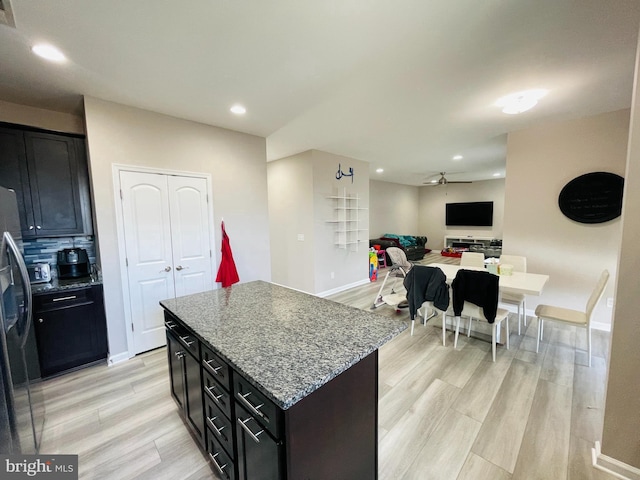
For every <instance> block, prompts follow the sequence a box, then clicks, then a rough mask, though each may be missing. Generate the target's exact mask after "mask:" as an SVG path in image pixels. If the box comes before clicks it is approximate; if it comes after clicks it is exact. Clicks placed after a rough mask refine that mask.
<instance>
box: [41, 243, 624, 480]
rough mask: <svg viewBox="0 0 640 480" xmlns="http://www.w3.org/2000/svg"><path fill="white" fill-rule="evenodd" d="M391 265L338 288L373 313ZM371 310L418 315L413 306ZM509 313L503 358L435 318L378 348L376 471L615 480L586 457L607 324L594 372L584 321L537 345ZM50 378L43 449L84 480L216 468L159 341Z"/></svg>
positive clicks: (392, 479)
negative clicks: (174, 387) (371, 278)
mask: <svg viewBox="0 0 640 480" xmlns="http://www.w3.org/2000/svg"><path fill="white" fill-rule="evenodd" d="M443 260H444V261H446V262H447V263H456V262H457V261H458V260H457V259H450V258H445V257H440V255H439V254H436V255H433V254H431V255H427V256H426V257H425V259H424V260H423V261H421V262H420V263H423V264H428V263H431V262H433V261H437V262H441V263H442V262H443ZM385 274H386V272H385V269H380V270H379V278H378V281H377V282H373V283H371V284H367V285H363V286H361V287H357V288H354V289H351V290H349V291H346V292H342V293H339V294H336V295H333V296H332V297H330V298H331V299H332V300H335V301H338V302H340V303H344V304H348V305H351V306H355V307H357V308H362V309H370V308H371V306H372V304H373V301H374V297H375V295H376V293H377V291H378V289H379V288H380V285H381V282H382V279H383V277H384V275H385ZM400 285H401V282H398V284H397V289H398V291H400V292H403V291H404V289H402V288H401V286H400ZM385 290H388V288H385ZM389 291H390V290H389ZM372 311H374V312H375V313H377V314H380V315H387V316H390V317H393V318H397V320H398V321H399V322H409V314H408V312H407V311H406V310H401V311H400V312H396V310H395V309H393V308H391V307H389V306H387V305H384V306H381V307H379V308H377V309H375V310H372ZM512 319H513V321H512V322H511V329H512V333H511V349H510V350H506V349H505V348H504V347H498V351H497V359H496V362H495V363H493V362H492V361H491V348H490V344H489V343H487V342H486V341H484V340H482V339H477V338H473V337H471V338H467V337H466V336H461V337H460V340H459V342H458V348H457V349H456V350H454V349H453V333H452V332H450V331H448V332H447V336H446V340H447V345H446V346H444V347H443V346H442V336H441V334H442V330H441V328H440V326H441V324H440V322H439V321H436V320H435V319H433V320H431V321H429V322H428V323H427V325H426V326H423V325H422V324H419V323H418V322H416V328H415V333H414V336H410V334H409V330H408V329H407V330H406V331H405V332H403V333H402V334H401V335H399V336H398V337H397V338H395V339H394V340H393V341H391V342H389V343H388V344H387V345H385V346H384V347H382V348H381V350H380V357H379V365H380V366H379V460H378V471H379V478H380V479H381V480H398V479H420V480H430V479H443V480H524V479H526V480H532V479H541V480H563V479H566V480H612V479H613V477H611V476H608V475H606V474H604V473H603V472H600V471H598V470H595V469H593V467H591V464H590V455H591V448H592V447H593V445H594V441H595V440H599V439H600V435H601V431H602V418H603V408H604V389H605V381H606V359H607V356H608V351H607V348H608V334H607V333H605V332H599V331H594V332H593V336H594V357H593V366H592V367H591V368H589V367H587V366H586V365H587V363H586V361H587V358H586V353H585V352H584V346H585V340H584V338H583V337H584V331H583V330H580V331H578V332H576V330H575V327H569V326H560V325H554V324H551V323H550V322H548V323H547V324H545V342H544V343H543V344H542V345H541V348H540V353H538V354H536V352H535V343H536V342H535V334H536V329H537V324H536V320H535V319H534V318H529V322H528V326H527V328H526V330H525V331H524V332H523V335H521V336H518V335H517V321H516V319H515V314H513V315H512ZM475 323H477V322H474V329H475ZM514 332H516V333H514ZM44 387H45V396H46V399H47V420H46V424H45V432H44V435H43V440H42V449H41V450H42V452H43V453H48V454H55V453H73V454H79V472H80V478H81V479H114V480H126V479H149V480H151V479H153V480H164V479H166V480H183V479H184V480H199V479H215V478H217V477H216V476H215V475H214V474H213V473H212V471H211V470H210V468H209V466H208V464H207V460H206V458H205V457H204V455H202V454H201V453H200V451H199V450H198V448H197V447H196V444H195V442H194V440H193V439H192V438H191V436H190V434H189V433H188V431H187V428H186V427H185V426H184V424H183V423H182V421H181V420H180V417H179V416H178V412H177V407H176V405H175V404H174V402H173V400H172V399H171V397H170V395H169V375H168V371H167V358H166V350H165V349H164V348H161V349H158V350H154V351H151V352H148V353H145V354H143V355H138V356H137V357H135V358H133V359H131V360H128V361H126V362H122V363H120V364H117V365H115V366H112V367H107V366H102V365H100V366H94V367H89V368H86V369H83V370H79V371H77V372H73V373H70V374H67V375H64V376H61V377H57V378H54V379H50V380H47V381H46V382H45V384H44ZM331 480H334V479H331ZM345 480H368V479H345Z"/></svg>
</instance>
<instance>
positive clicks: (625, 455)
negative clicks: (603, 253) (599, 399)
mask: <svg viewBox="0 0 640 480" xmlns="http://www.w3.org/2000/svg"><path fill="white" fill-rule="evenodd" d="M639 68H640V48H639V49H638V54H637V57H636V76H635V85H634V100H633V110H632V119H631V128H630V138H629V154H628V158H627V166H626V175H625V179H626V180H625V190H624V205H623V213H622V221H623V226H622V241H621V246H620V262H619V266H618V278H617V285H616V304H615V313H614V322H613V332H612V336H611V349H610V360H609V375H608V381H607V394H606V402H605V414H604V427H603V432H602V453H603V454H605V455H607V456H609V457H612V458H614V459H616V460H619V461H621V462H624V463H626V464H627V465H631V466H632V467H635V468H636V469H640V436H639V434H638V432H640V413H638V412H640V395H639V393H638V372H640V328H639V327H638V326H639V325H640V295H638V272H639V271H640V255H639V254H638V239H639V238H640V220H639V219H638V210H639V209H640V89H639V87H638V69H639Z"/></svg>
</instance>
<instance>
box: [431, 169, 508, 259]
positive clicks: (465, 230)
mask: <svg viewBox="0 0 640 480" xmlns="http://www.w3.org/2000/svg"><path fill="white" fill-rule="evenodd" d="M504 185H505V181H504V179H496V180H484V181H479V182H473V183H459V184H449V185H440V186H433V187H431V186H429V187H420V192H419V202H420V223H419V230H420V232H421V235H426V237H427V248H430V249H431V250H442V248H443V247H444V236H445V235H461V236H463V235H464V236H466V235H475V236H478V237H490V238H502V235H503V224H504V204H505V198H504V191H505V190H504ZM458 202H493V226H491V227H455V228H452V227H449V228H447V226H446V225H445V205H446V204H447V203H458Z"/></svg>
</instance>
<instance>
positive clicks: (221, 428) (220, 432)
mask: <svg viewBox="0 0 640 480" xmlns="http://www.w3.org/2000/svg"><path fill="white" fill-rule="evenodd" d="M217 418H218V417H213V418H209V417H207V423H208V424H209V426H210V427H211V428H213V430H214V431H215V432H216V433H217V434H218V436H219V437H222V430H224V429H225V426H224V425H223V426H221V427H220V428H218V427H216V424H215V423H213V421H214V420H216V419H217Z"/></svg>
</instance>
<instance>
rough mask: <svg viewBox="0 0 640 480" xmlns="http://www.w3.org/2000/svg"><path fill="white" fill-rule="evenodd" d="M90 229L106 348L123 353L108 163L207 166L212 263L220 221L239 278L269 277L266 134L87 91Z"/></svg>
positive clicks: (121, 306) (173, 167) (199, 169)
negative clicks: (98, 270)
mask: <svg viewBox="0 0 640 480" xmlns="http://www.w3.org/2000/svg"><path fill="white" fill-rule="evenodd" d="M85 114H86V132H87V141H88V152H89V168H90V174H91V180H92V195H93V202H94V208H95V212H96V225H95V227H96V235H97V239H98V248H99V256H100V263H101V266H102V272H103V279H104V293H105V309H106V313H107V326H108V334H109V350H110V355H111V356H112V357H113V356H115V355H122V354H126V352H127V350H128V347H127V341H126V331H125V328H126V326H125V322H124V308H125V305H124V304H123V298H122V286H121V272H120V267H119V262H118V257H119V252H118V243H117V233H116V232H117V231H116V228H117V225H116V217H115V198H114V192H113V179H112V164H114V163H118V164H127V165H137V166H145V167H155V168H163V169H169V170H180V171H190V172H202V173H209V174H210V175H211V178H212V189H213V209H214V215H215V216H214V228H215V240H216V245H215V251H216V256H217V262H216V267H217V265H218V264H219V253H218V252H219V251H220V242H221V235H220V221H221V218H222V217H224V221H225V227H226V230H227V233H228V234H229V237H230V240H231V247H232V249H233V255H234V259H235V263H236V266H237V268H238V274H239V276H240V281H241V282H248V281H251V280H257V279H261V280H270V279H271V273H270V272H271V261H270V254H269V250H270V248H269V219H268V211H267V165H266V153H265V152H266V149H265V139H264V138H261V137H256V136H253V135H247V134H243V133H238V132H234V131H230V130H225V129H222V128H217V127H212V126H208V125H203V124H199V123H195V122H189V121H186V120H181V119H177V118H173V117H168V116H165V115H160V114H157V113H153V112H149V111H145V110H139V109H136V108H132V107H126V106H123V105H118V104H115V103H111V102H106V101H102V100H98V99H95V98H85Z"/></svg>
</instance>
